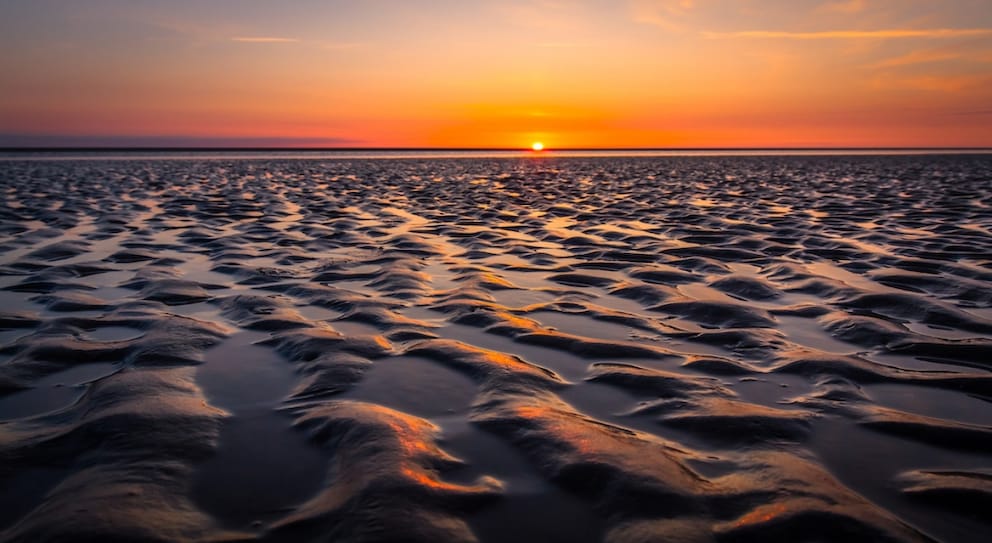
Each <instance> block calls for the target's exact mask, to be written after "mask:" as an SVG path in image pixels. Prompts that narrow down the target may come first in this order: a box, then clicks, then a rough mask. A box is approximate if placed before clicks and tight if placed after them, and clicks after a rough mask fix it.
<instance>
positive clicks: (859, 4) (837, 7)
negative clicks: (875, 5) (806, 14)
mask: <svg viewBox="0 0 992 543" xmlns="http://www.w3.org/2000/svg"><path fill="white" fill-rule="evenodd" d="M867 7H868V2H867V0H842V1H840V2H827V3H826V4H821V5H820V7H818V8H816V11H818V12H820V13H844V14H853V13H861V12H862V11H864V10H865V9H866V8H867Z"/></svg>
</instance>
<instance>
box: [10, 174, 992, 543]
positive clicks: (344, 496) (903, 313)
mask: <svg viewBox="0 0 992 543" xmlns="http://www.w3.org/2000/svg"><path fill="white" fill-rule="evenodd" d="M0 174H2V175H0V188H2V189H3V196H2V199H0V214H2V215H0V217H2V222H0V229H2V231H0V236H2V238H0V239H2V251H3V252H2V254H0V288H2V290H0V310H2V313H0V340H2V347H0V540H3V541H39V540H93V541H109V540H121V541H123V540H143V541H154V540H160V541H175V540H209V541H214V540H225V541H229V540H237V541H241V540H264V541H298V540H314V541H424V542H435V541H475V540H481V541H570V542H572V541H600V540H607V541H615V542H647V541H680V542H704V541H804V540H808V541H927V540H930V539H931V538H934V539H939V540H945V541H984V540H986V539H985V538H986V537H987V536H988V534H989V531H990V529H992V524H990V521H989V516H988V510H989V507H990V506H992V470H990V467H992V454H990V451H992V427H990V426H989V425H990V424H992V409H990V405H989V403H988V402H989V399H990V398H992V374H990V372H989V369H990V367H992V309H990V307H992V234H990V229H992V161H990V159H989V158H988V157H925V156H923V157H791V158H789V157H774V158H769V157H764V158H762V157H750V158H744V157H737V158H681V159H672V158H669V159H649V158H640V159H630V158H628V159H623V158H614V159H579V158H574V159H552V158H542V159H534V160H530V159H527V160H495V159H493V160H485V159H473V160H469V159H464V160H427V161H415V160H410V161H406V160H378V161H325V162H321V161H306V160H286V161H279V160H258V161H252V160H212V161H201V162H194V161H139V160H134V161H106V162H104V161H80V162H73V161H35V162H16V161H7V162H0Z"/></svg>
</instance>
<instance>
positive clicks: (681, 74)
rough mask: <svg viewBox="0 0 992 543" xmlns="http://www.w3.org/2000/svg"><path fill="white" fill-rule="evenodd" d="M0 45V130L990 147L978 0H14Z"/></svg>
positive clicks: (186, 139) (470, 141) (313, 140)
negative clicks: (289, 2) (73, 0)
mask: <svg viewBox="0 0 992 543" xmlns="http://www.w3.org/2000/svg"><path fill="white" fill-rule="evenodd" d="M0 46H2V48H0V70H2V73H4V74H5V76H4V77H3V78H0V147H191V148H195V147H259V148H261V147H267V148H281V147H285V148H311V147H312V148H335V147H346V148H390V147H393V148H444V149H454V148H473V149H476V148H505V149H522V148H529V147H530V146H531V145H532V143H533V142H543V143H544V144H545V145H546V146H547V147H548V148H549V149H566V148H583V149H591V148H602V149H633V148H652V149H658V148H677V149H687V148H766V149H767V148H772V149H782V148H897V147H926V148H977V147H990V146H992V106H990V104H992V5H990V4H989V3H988V2H987V0H953V1H947V2H931V1H924V0H800V1H785V0H763V1H759V0H740V1H737V2H718V1H715V0H624V1H608V0H588V1H574V2H566V1H555V0H517V1H505V2H504V1H496V0H480V1H478V2H456V1H453V0H443V1H431V2H428V1H419V0H409V1H398V0H378V1H375V2H359V1H343V0H332V1H317V0H303V1H300V2H295V3H293V4H292V5H290V6H287V5H281V4H279V3H276V2H268V1H263V0H241V1H233V0H216V1H214V2H210V3H202V2H194V1H189V0H179V1H170V2H164V1H160V2H159V1H148V2H141V3H137V2H127V1H123V0H93V1H90V2H86V3H85V5H84V3H66V2H60V1H57V0H35V1H23V0H12V1H10V2H5V3H3V4H0Z"/></svg>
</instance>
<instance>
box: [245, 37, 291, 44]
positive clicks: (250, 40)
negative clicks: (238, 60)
mask: <svg viewBox="0 0 992 543" xmlns="http://www.w3.org/2000/svg"><path fill="white" fill-rule="evenodd" d="M231 41H236V42H240V43H298V42H299V41H300V40H298V39H296V38H278V37H273V36H236V37H233V38H231Z"/></svg>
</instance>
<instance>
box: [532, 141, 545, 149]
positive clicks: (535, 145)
mask: <svg viewBox="0 0 992 543" xmlns="http://www.w3.org/2000/svg"><path fill="white" fill-rule="evenodd" d="M530 148H531V149H533V150H535V151H543V150H544V144H543V143H541V142H539V141H535V142H534V143H532V144H531V145H530Z"/></svg>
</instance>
